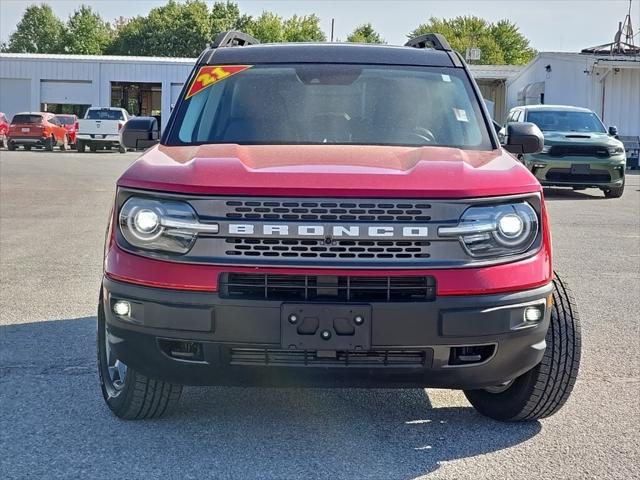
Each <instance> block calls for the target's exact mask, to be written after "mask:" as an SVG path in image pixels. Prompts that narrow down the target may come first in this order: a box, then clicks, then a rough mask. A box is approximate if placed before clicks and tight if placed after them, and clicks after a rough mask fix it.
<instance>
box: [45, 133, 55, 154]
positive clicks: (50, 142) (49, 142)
mask: <svg viewBox="0 0 640 480" xmlns="http://www.w3.org/2000/svg"><path fill="white" fill-rule="evenodd" d="M54 145H55V143H54V141H53V137H49V138H47V139H46V140H45V141H44V149H45V150H46V151H47V152H53V146H54Z"/></svg>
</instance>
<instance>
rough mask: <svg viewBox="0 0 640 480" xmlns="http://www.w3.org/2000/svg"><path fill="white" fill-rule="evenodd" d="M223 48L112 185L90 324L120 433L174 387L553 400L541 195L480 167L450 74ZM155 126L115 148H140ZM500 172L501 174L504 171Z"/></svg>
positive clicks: (554, 293)
mask: <svg viewBox="0 0 640 480" xmlns="http://www.w3.org/2000/svg"><path fill="white" fill-rule="evenodd" d="M256 43H257V42H256V41H255V40H253V39H252V38H251V37H248V36H246V35H244V34H241V33H238V32H227V33H224V34H221V35H220V36H219V37H218V38H217V39H216V41H215V42H214V43H213V44H212V46H211V47H210V48H208V49H207V50H206V51H205V52H204V53H203V54H202V55H201V56H200V58H199V60H198V62H197V65H196V66H195V68H194V70H193V72H192V74H191V75H190V77H189V78H188V80H187V82H186V84H185V85H186V86H185V88H184V89H183V92H182V94H181V97H180V99H179V101H178V103H177V105H176V107H175V109H174V110H173V113H172V115H171V118H170V119H169V121H168V125H167V127H166V130H165V131H164V133H163V135H162V137H161V139H160V144H159V145H156V146H152V147H151V148H148V150H146V151H145V152H144V153H143V154H142V156H141V157H140V158H139V159H138V160H137V161H136V162H135V163H133V164H132V165H131V166H130V167H129V168H128V169H127V171H126V172H125V173H124V174H123V175H122V176H121V177H120V179H119V180H118V182H117V193H116V197H115V201H114V206H113V214H112V216H111V221H110V223H109V228H108V231H107V236H106V245H105V259H104V279H103V284H102V289H101V292H100V300H99V309H98V362H99V372H100V378H101V383H102V393H103V395H104V398H105V400H106V402H107V404H108V406H109V408H111V410H112V411H113V412H114V413H115V414H116V415H118V416H119V417H122V418H128V419H137V418H151V417H156V416H159V415H162V414H163V413H165V412H166V411H168V410H169V409H170V408H172V407H173V406H174V405H175V403H176V402H177V400H178V397H179V396H180V393H181V390H182V386H183V385H202V384H208V385H209V384H215V385H237V384H251V385H309V386H358V387H372V386H375V387H394V388H396V387H402V388H405V387H443V388H457V389H463V390H464V392H465V394H466V396H467V398H468V399H469V401H470V402H471V403H472V404H473V405H474V406H475V407H476V408H477V409H478V410H479V411H480V412H482V413H483V414H485V415H488V416H490V417H493V418H496V419H500V420H512V421H513V420H533V419H538V418H543V417H546V416H548V415H551V414H553V413H554V412H556V411H557V410H558V409H559V408H560V407H561V406H562V405H563V404H564V403H565V401H566V400H567V397H568V396H569V393H570V392H571V390H572V388H573V385H574V382H575V379H576V374H577V371H578V365H579V359H580V331H579V325H578V318H577V314H576V310H575V305H574V303H573V300H572V297H571V294H570V293H569V291H568V288H567V286H566V284H565V283H564V282H563V281H561V280H560V279H559V278H558V277H557V276H554V273H553V270H552V257H551V233H550V231H549V222H548V219H547V210H546V208H545V203H544V200H543V194H542V188H541V186H540V184H539V183H538V182H537V180H536V179H535V178H534V177H533V176H532V175H531V173H530V172H529V171H528V170H527V169H526V168H525V167H524V166H523V165H522V164H521V163H520V162H518V161H517V160H516V159H515V158H514V157H513V156H512V155H511V153H517V154H523V153H531V152H535V151H539V150H540V149H541V148H542V146H543V139H542V134H541V132H540V130H539V129H538V128H537V127H536V126H535V125H533V124H528V123H517V124H512V125H508V126H507V129H508V143H507V144H505V145H502V146H501V145H500V143H499V141H498V137H497V134H496V131H495V130H494V128H493V126H492V123H491V119H490V117H489V115H488V113H487V110H486V108H485V106H484V102H483V101H482V96H481V94H480V91H479V89H478V87H477V85H476V84H475V82H474V81H473V78H472V77H471V75H470V74H469V70H468V69H467V67H466V65H465V63H464V61H463V59H462V58H461V56H460V55H459V54H458V53H456V52H454V51H452V50H451V48H450V47H449V45H448V43H447V41H446V40H445V39H444V38H443V37H442V36H440V35H435V34H429V35H424V36H421V37H418V38H416V39H413V40H411V41H409V42H408V43H407V45H406V46H404V47H393V46H379V45H377V46H373V45H370V46H364V45H349V44H346V45H345V44H327V43H323V44H281V45H259V44H256ZM157 135H158V124H157V121H156V120H155V119H154V118H150V117H143V118H140V117H136V118H132V119H131V120H129V121H128V122H127V123H126V125H125V126H124V127H123V129H122V131H121V138H122V142H123V144H124V145H126V147H128V148H141V147H149V146H150V145H153V144H154V143H156V142H157V141H158V140H157ZM509 152H511V153H509Z"/></svg>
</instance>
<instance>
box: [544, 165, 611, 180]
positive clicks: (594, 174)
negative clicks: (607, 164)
mask: <svg viewBox="0 0 640 480" xmlns="http://www.w3.org/2000/svg"><path fill="white" fill-rule="evenodd" d="M546 179H547V180H549V181H551V182H580V183H588V182H602V183H607V182H610V181H611V175H610V174H609V172H608V171H607V170H590V171H589V173H571V169H569V168H552V169H550V170H549V171H548V172H547V174H546Z"/></svg>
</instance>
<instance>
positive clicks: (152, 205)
mask: <svg viewBox="0 0 640 480" xmlns="http://www.w3.org/2000/svg"><path fill="white" fill-rule="evenodd" d="M119 224H120V232H121V233H122V236H123V237H124V239H125V240H126V241H127V242H128V243H129V244H131V245H132V246H134V247H137V248H141V249H144V250H156V251H162V252H169V253H178V254H184V253H187V252H188V251H189V250H190V249H191V247H192V246H193V243H194V241H195V239H196V237H197V236H198V234H199V233H218V225H217V224H206V223H200V222H199V221H198V217H197V216H196V213H195V212H194V210H193V208H191V206H190V205H189V204H188V203H185V202H178V201H174V200H155V199H150V198H142V197H131V198H129V199H128V200H127V201H126V202H125V203H124V205H123V206H122V208H121V209H120V216H119Z"/></svg>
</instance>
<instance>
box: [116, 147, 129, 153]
mask: <svg viewBox="0 0 640 480" xmlns="http://www.w3.org/2000/svg"><path fill="white" fill-rule="evenodd" d="M118 151H119V152H120V153H127V149H126V148H124V145H118Z"/></svg>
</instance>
